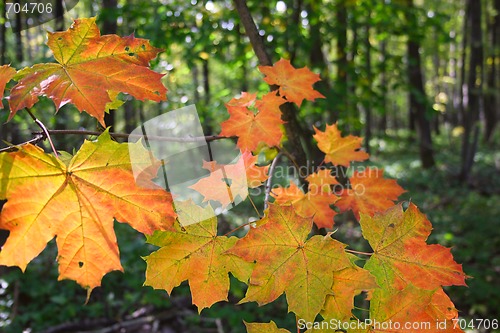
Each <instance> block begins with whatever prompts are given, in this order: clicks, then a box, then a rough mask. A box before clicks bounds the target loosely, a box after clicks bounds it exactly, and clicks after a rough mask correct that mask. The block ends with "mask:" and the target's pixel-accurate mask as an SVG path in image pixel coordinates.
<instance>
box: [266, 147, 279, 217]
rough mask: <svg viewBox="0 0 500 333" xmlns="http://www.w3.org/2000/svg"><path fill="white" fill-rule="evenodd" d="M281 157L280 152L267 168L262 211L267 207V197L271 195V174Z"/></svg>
mask: <svg viewBox="0 0 500 333" xmlns="http://www.w3.org/2000/svg"><path fill="white" fill-rule="evenodd" d="M281 155H283V153H282V152H281V151H280V152H279V153H278V155H276V157H275V158H274V160H273V162H272V163H271V166H270V167H269V172H268V174H269V178H268V179H267V182H266V196H265V197H264V210H266V209H267V206H269V195H270V194H271V188H272V184H273V173H274V169H275V168H276V165H277V164H278V160H279V159H280V157H281Z"/></svg>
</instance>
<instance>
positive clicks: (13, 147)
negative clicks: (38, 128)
mask: <svg viewBox="0 0 500 333" xmlns="http://www.w3.org/2000/svg"><path fill="white" fill-rule="evenodd" d="M44 139H45V136H44V135H43V134H41V133H37V134H36V136H35V137H34V138H33V139H31V140H28V141H26V142H23V143H19V144H16V145H14V144H10V146H8V147H5V148H2V149H0V153H5V152H13V151H17V150H18V149H19V147H20V146H24V145H27V144H29V143H31V144H33V145H35V144H37V143H39V142H40V141H43V140H44Z"/></svg>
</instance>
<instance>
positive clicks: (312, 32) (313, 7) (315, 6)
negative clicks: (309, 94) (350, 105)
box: [306, 0, 338, 122]
mask: <svg viewBox="0 0 500 333" xmlns="http://www.w3.org/2000/svg"><path fill="white" fill-rule="evenodd" d="M322 5H323V4H322V1H321V0H317V1H308V2H307V7H306V8H307V13H308V18H309V40H310V43H311V44H310V49H309V62H310V64H311V68H312V69H315V70H319V72H320V76H321V81H319V82H318V83H316V89H317V90H318V91H319V92H320V93H322V94H323V96H325V99H319V100H318V101H317V103H318V107H320V108H322V109H323V110H325V111H327V112H328V114H327V116H328V118H327V119H322V120H323V121H330V122H336V121H337V120H338V114H337V113H336V112H333V111H336V110H331V108H332V106H334V105H335V103H336V98H335V96H334V93H333V91H332V86H331V83H330V71H329V69H328V61H327V59H326V58H325V54H324V53H323V38H322V36H321V21H320V15H321V12H320V11H321V8H322V7H321V6H322Z"/></svg>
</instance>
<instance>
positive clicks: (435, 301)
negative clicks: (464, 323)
mask: <svg viewBox="0 0 500 333" xmlns="http://www.w3.org/2000/svg"><path fill="white" fill-rule="evenodd" d="M456 318H458V312H457V310H456V309H455V307H454V306H453V303H452V302H451V300H450V299H449V297H448V296H447V295H446V294H445V293H444V291H443V290H442V288H438V289H437V290H422V289H419V288H417V287H415V286H412V285H408V286H407V287H406V288H405V289H403V290H394V289H392V290H384V289H377V290H375V292H374V293H373V297H372V299H371V300H370V319H371V320H372V322H375V324H372V325H370V326H369V330H368V331H367V332H373V333H390V332H405V333H406V332H408V333H421V332H432V333H460V332H463V331H462V330H461V329H460V327H458V325H456V323H454V322H453V321H452V319H456ZM376 323H378V325H377V324H376ZM440 325H441V326H440Z"/></svg>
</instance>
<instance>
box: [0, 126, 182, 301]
mask: <svg viewBox="0 0 500 333" xmlns="http://www.w3.org/2000/svg"><path fill="white" fill-rule="evenodd" d="M133 145H136V146H137V147H136V148H134V149H135V150H136V152H137V155H136V156H138V161H141V160H144V161H148V164H149V161H150V156H149V153H148V152H147V151H146V150H145V149H143V148H140V147H142V143H140V142H139V143H136V144H133ZM128 146H129V144H119V143H116V142H114V141H112V140H111V138H110V136H109V133H108V132H107V131H106V132H104V133H103V134H102V135H100V136H99V138H98V139H97V141H85V143H84V144H83V145H82V147H81V149H80V150H79V151H78V152H77V153H76V154H75V155H74V156H73V157H72V158H71V159H68V160H67V164H65V163H63V162H62V161H61V160H59V159H57V158H56V157H54V156H52V155H48V154H45V153H44V152H43V150H42V149H40V148H38V147H36V146H33V145H30V144H27V145H24V146H23V147H22V148H19V151H17V152H14V153H2V154H0V165H2V168H0V176H1V178H0V179H1V180H0V199H7V203H6V204H5V205H4V207H3V210H2V212H1V215H0V228H1V229H7V230H9V231H10V235H9V237H8V239H7V241H6V243H5V245H4V246H3V248H2V251H1V252H0V264H2V265H7V266H19V267H20V268H21V269H22V270H23V271H24V270H25V268H26V266H27V264H28V263H29V262H30V261H31V260H32V259H33V258H35V257H36V256H38V254H40V252H42V251H43V249H44V248H45V246H46V244H47V242H49V241H50V240H51V239H52V238H53V237H54V236H57V247H58V253H59V254H58V257H57V260H58V262H59V279H60V280H62V279H72V280H75V281H76V282H78V283H79V284H80V285H82V286H83V287H85V288H88V289H89V295H90V292H91V290H92V289H93V288H95V287H97V286H99V285H100V283H101V279H102V277H103V276H104V275H105V274H106V273H107V272H110V271H113V270H123V268H122V266H121V264H120V258H119V252H118V246H117V243H116V236H115V233H114V230H113V220H114V218H116V219H117V220H118V221H120V222H125V223H128V224H130V225H131V226H132V227H133V228H134V229H136V230H138V231H140V232H142V233H145V234H151V233H152V232H153V231H154V230H158V229H168V228H171V227H172V224H173V222H174V217H175V213H174V211H173V207H172V198H171V195H170V194H169V193H168V192H166V191H164V190H163V189H161V188H159V187H157V186H156V185H154V184H153V183H152V182H151V181H149V184H147V185H148V188H147V189H146V188H141V187H139V186H137V185H136V184H135V181H134V175H133V174H132V170H131V162H130V158H129V147H128ZM139 146H140V147H139ZM140 151H142V154H138V153H139V152H140ZM67 155H69V154H67ZM137 163H140V162H137ZM139 169H142V170H143V171H146V167H144V168H142V167H141V166H139ZM143 178H144V177H143ZM141 182H143V183H144V184H145V182H146V180H145V179H141Z"/></svg>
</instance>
